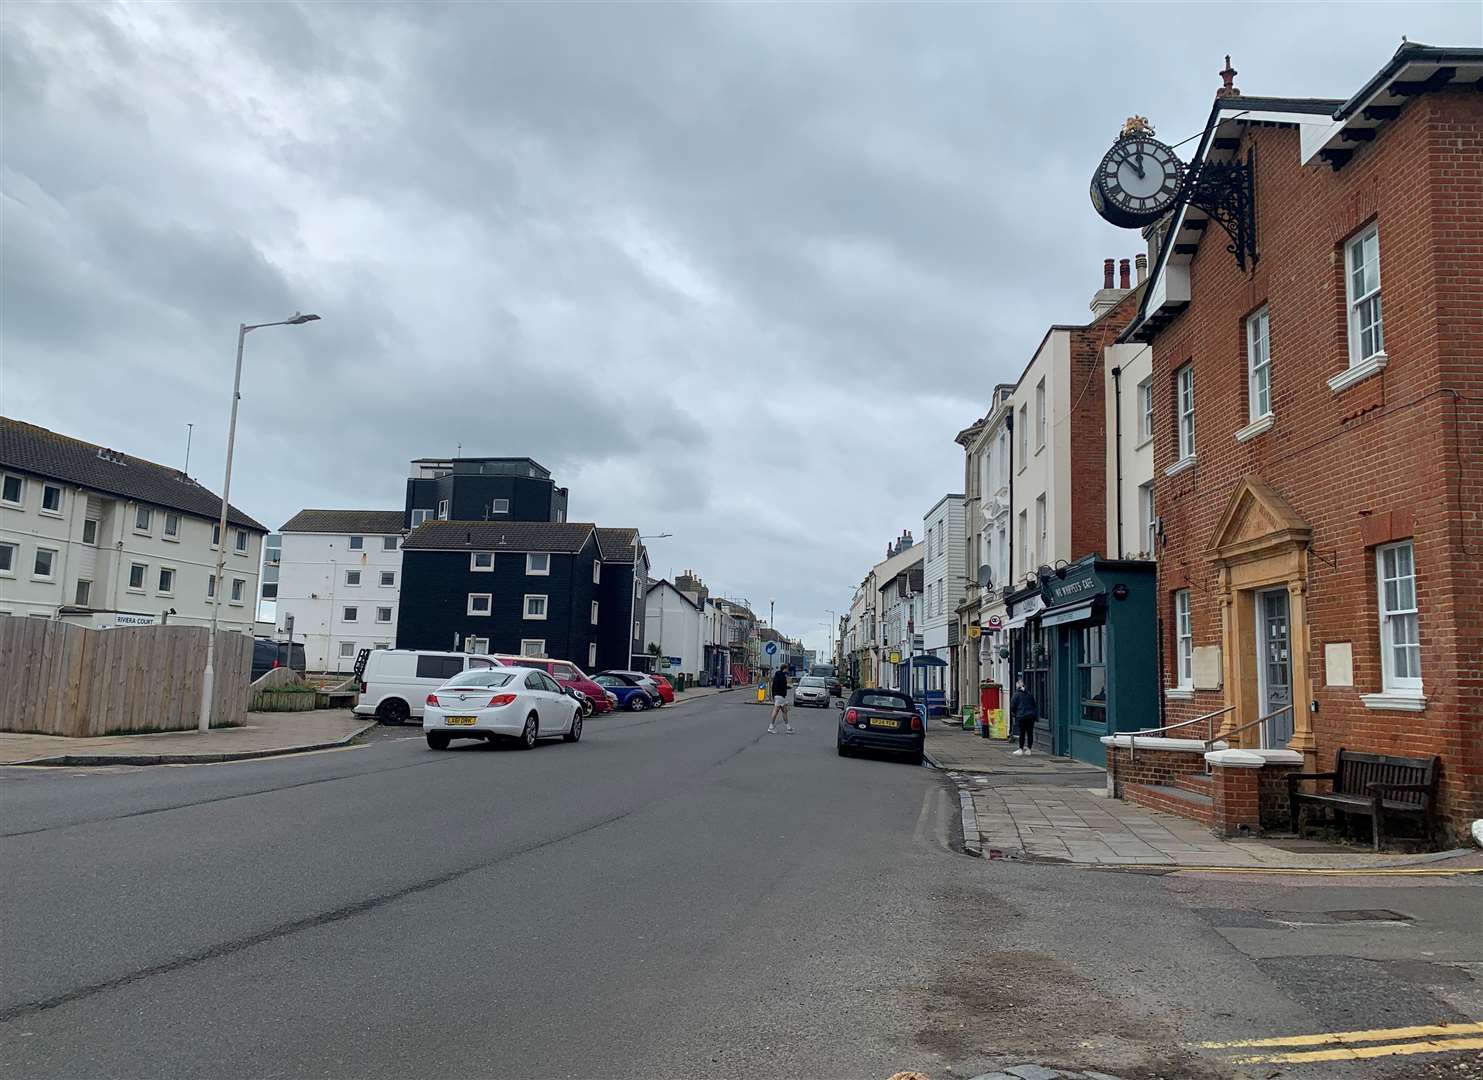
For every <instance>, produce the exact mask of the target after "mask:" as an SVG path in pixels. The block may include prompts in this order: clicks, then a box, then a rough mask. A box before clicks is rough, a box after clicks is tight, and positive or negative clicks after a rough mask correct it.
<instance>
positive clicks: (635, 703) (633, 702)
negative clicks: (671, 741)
mask: <svg viewBox="0 0 1483 1080" xmlns="http://www.w3.org/2000/svg"><path fill="white" fill-rule="evenodd" d="M592 679H593V681H594V682H595V683H597V685H598V686H601V687H602V688H603V689H604V690H607V691H609V692H610V693H611V694H612V695H613V696H614V697H615V698H617V699H618V708H620V709H627V710H628V711H629V712H643V711H644V710H645V709H650V708H657V707H658V706H659V704H660V703H661V699H660V697H659V693H658V691H657V690H654V689H652V687H653V684H652V683H649V684H648V685H647V686H646V685H644V683H643V682H640V681H639V680H638V679H635V678H632V677H631V676H627V675H620V674H618V673H617V672H613V671H605V672H603V673H602V674H601V675H594V676H592Z"/></svg>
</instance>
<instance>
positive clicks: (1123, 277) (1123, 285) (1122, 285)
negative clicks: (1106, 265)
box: [1117, 259, 1133, 289]
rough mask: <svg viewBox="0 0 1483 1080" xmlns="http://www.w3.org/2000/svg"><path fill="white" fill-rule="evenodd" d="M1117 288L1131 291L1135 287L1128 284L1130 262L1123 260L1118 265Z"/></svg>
mask: <svg viewBox="0 0 1483 1080" xmlns="http://www.w3.org/2000/svg"><path fill="white" fill-rule="evenodd" d="M1117 287H1118V288H1119V289H1131V288H1132V287H1133V286H1132V285H1131V284H1129V282H1128V260H1127V259H1123V260H1122V261H1121V262H1119V263H1118V264H1117Z"/></svg>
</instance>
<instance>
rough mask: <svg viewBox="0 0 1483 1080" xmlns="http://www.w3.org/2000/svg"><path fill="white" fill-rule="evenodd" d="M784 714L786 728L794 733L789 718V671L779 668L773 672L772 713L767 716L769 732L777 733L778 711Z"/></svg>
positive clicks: (789, 732) (770, 733)
mask: <svg viewBox="0 0 1483 1080" xmlns="http://www.w3.org/2000/svg"><path fill="white" fill-rule="evenodd" d="M779 712H781V713H782V714H783V725H784V730H786V731H787V733H788V734H789V735H792V734H793V724H792V722H791V721H789V719H788V673H787V672H786V671H784V670H783V669H782V668H778V669H777V670H776V671H774V672H773V673H772V715H771V716H769V717H768V718H767V733H768V734H769V735H773V734H776V733H777V730H778V729H777V722H778V713H779Z"/></svg>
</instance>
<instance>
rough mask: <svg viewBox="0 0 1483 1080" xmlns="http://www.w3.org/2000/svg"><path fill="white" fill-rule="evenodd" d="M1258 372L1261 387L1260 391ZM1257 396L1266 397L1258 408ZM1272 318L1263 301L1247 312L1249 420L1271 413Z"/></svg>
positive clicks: (1247, 415) (1247, 404) (1247, 413)
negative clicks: (1258, 389)
mask: <svg viewBox="0 0 1483 1080" xmlns="http://www.w3.org/2000/svg"><path fill="white" fill-rule="evenodd" d="M1258 344H1260V346H1261V358H1260V360H1259V359H1258V358H1257V346H1258ZM1258 375H1260V378H1261V383H1262V386H1261V391H1260V394H1258V391H1257V381H1258ZM1258 397H1262V398H1265V399H1266V400H1265V402H1263V403H1262V407H1261V408H1258V407H1257V404H1258ZM1272 415H1273V413H1272V318H1271V313H1270V309H1269V307H1268V306H1267V305H1266V304H1263V305H1262V306H1261V307H1260V308H1258V309H1257V310H1256V311H1253V312H1252V313H1251V314H1250V315H1248V316H1246V419H1247V420H1248V421H1249V422H1250V423H1253V424H1254V423H1256V422H1257V421H1258V420H1265V419H1267V418H1268V417H1270V416H1272Z"/></svg>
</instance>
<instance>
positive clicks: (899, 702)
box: [852, 693, 911, 709]
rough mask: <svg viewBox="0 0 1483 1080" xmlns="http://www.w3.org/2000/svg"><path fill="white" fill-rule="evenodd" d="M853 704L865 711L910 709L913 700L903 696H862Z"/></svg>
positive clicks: (876, 694)
mask: <svg viewBox="0 0 1483 1080" xmlns="http://www.w3.org/2000/svg"><path fill="white" fill-rule="evenodd" d="M852 704H855V705H858V706H860V707H861V708H863V709H910V708H911V699H910V698H908V697H906V696H904V695H902V694H880V693H873V694H860V695H859V696H858V697H856V698H855V700H854V702H852Z"/></svg>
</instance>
